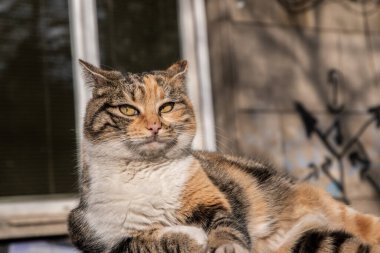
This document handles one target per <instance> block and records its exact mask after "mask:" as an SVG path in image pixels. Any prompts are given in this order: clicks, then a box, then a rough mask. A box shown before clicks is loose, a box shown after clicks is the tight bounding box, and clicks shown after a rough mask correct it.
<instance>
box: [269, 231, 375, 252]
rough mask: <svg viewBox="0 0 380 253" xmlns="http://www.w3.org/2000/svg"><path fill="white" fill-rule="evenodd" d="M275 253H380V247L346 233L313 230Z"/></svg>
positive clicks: (292, 240) (291, 239)
mask: <svg viewBox="0 0 380 253" xmlns="http://www.w3.org/2000/svg"><path fill="white" fill-rule="evenodd" d="M288 239H289V241H287V242H286V243H285V244H284V245H282V246H281V247H280V248H279V249H278V250H277V251H275V253H310V252H313V253H380V246H378V245H369V244H366V243H365V242H363V241H361V240H360V239H359V238H357V237H355V236H353V235H351V234H349V233H346V232H344V231H331V230H328V229H327V228H326V229H311V230H307V231H304V232H303V233H302V234H300V235H298V236H295V237H291V238H288Z"/></svg>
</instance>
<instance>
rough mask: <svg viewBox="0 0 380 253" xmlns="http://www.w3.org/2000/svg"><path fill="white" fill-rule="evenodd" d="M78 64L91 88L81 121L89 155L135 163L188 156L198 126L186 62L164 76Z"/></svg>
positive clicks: (161, 74)
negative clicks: (189, 89) (188, 90)
mask: <svg viewBox="0 0 380 253" xmlns="http://www.w3.org/2000/svg"><path fill="white" fill-rule="evenodd" d="M80 63H81V65H82V67H83V72H84V74H85V78H86V81H87V83H88V84H89V85H90V86H91V87H92V98H91V100H90V101H89V102H88V104H87V110H86V116H85V121H84V136H85V142H86V143H88V145H91V148H92V150H96V152H98V153H99V155H110V156H115V157H120V158H126V159H138V160H141V159H156V158H158V157H165V156H166V157H171V158H173V157H177V156H180V155H183V154H185V153H188V152H189V149H190V146H191V143H192V140H193V138H194V135H195V129H196V126H195V116H194V111H193V108H192V105H191V103H190V101H189V99H188V97H187V96H186V87H185V73H186V70H187V62H186V61H179V62H177V63H175V64H173V65H172V66H170V67H169V68H168V69H166V70H163V71H151V72H146V73H127V74H125V75H123V74H122V73H120V72H118V71H108V70H103V69H100V68H97V67H95V66H93V65H91V64H89V63H87V62H84V61H81V60H80Z"/></svg>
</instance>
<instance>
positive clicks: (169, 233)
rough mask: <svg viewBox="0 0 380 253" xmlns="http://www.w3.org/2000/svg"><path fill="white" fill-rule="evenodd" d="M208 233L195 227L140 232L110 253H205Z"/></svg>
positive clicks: (119, 244)
mask: <svg viewBox="0 0 380 253" xmlns="http://www.w3.org/2000/svg"><path fill="white" fill-rule="evenodd" d="M206 251H207V235H206V233H205V232H204V231H203V230H202V229H200V228H198V227H194V226H172V227H163V228H155V229H151V230H146V231H140V232H137V233H135V234H133V235H132V236H131V237H128V238H125V239H123V240H122V241H120V242H119V243H118V244H117V245H115V246H114V247H113V249H112V250H111V251H110V253H151V252H155V253H182V252H183V253H205V252H206Z"/></svg>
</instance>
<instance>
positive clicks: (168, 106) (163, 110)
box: [160, 102, 174, 113]
mask: <svg viewBox="0 0 380 253" xmlns="http://www.w3.org/2000/svg"><path fill="white" fill-rule="evenodd" d="M173 107H174V102H168V103H165V104H163V105H161V106H160V113H167V112H171V110H173Z"/></svg>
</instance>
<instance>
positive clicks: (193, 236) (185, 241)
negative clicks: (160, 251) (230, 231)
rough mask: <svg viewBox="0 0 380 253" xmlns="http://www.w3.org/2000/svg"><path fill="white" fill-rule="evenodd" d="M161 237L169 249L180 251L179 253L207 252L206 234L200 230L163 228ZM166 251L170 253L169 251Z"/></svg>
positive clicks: (175, 227)
mask: <svg viewBox="0 0 380 253" xmlns="http://www.w3.org/2000/svg"><path fill="white" fill-rule="evenodd" d="M161 236H162V237H163V238H165V242H166V244H167V246H169V248H173V249H174V248H176V249H180V251H179V252H184V253H206V252H207V244H208V239H207V234H206V232H205V231H204V230H202V229H200V228H197V227H193V226H173V227H165V228H163V229H162V230H161ZM168 251H169V252H170V249H169V250H168ZM173 252H174V251H173Z"/></svg>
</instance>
